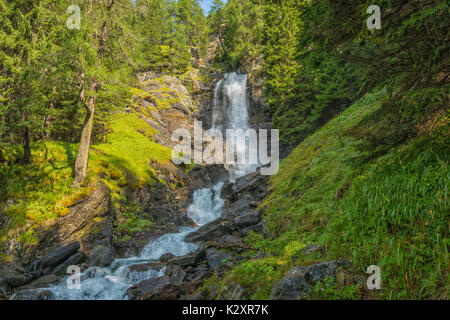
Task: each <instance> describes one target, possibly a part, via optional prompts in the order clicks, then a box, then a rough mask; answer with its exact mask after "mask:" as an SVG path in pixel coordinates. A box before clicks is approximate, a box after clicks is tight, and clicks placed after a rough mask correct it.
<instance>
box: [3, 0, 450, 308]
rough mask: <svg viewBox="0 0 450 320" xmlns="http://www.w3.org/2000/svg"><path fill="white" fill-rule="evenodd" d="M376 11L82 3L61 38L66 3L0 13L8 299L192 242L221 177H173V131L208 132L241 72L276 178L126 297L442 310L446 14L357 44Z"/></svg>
mask: <svg viewBox="0 0 450 320" xmlns="http://www.w3.org/2000/svg"><path fill="white" fill-rule="evenodd" d="M370 4H371V3H369V2H368V1H367V2H365V1H363V2H361V1H331V0H320V1H314V2H311V1H300V0H282V1H270V0H265V1H254V0H244V1H235V0H229V1H228V2H227V4H226V5H225V4H223V3H222V2H221V1H220V0H217V1H215V2H214V6H213V9H212V12H211V13H210V14H209V15H208V17H207V18H206V17H205V16H204V15H203V14H202V13H201V9H200V7H199V5H198V3H197V2H196V1H194V0H183V1H178V2H177V3H173V2H170V1H164V0H151V1H137V2H136V6H132V5H131V3H130V2H129V1H97V2H96V3H95V5H94V3H93V2H91V1H87V2H86V3H85V4H83V6H81V10H82V12H84V13H88V14H87V15H86V14H85V15H83V19H88V21H84V20H82V21H84V22H83V25H86V27H84V28H82V29H81V30H70V29H67V28H66V26H65V24H61V23H60V22H61V21H65V20H66V19H67V16H65V10H66V7H65V5H66V4H65V3H64V1H44V0H42V1H25V2H24V3H19V2H15V1H7V0H0V8H1V9H2V10H0V12H1V13H0V22H1V23H0V37H1V39H3V40H4V41H2V42H1V45H0V52H1V55H0V67H1V68H0V80H1V81H0V89H1V93H0V124H1V127H0V185H1V188H0V264H1V266H0V298H8V297H10V296H11V294H13V293H14V292H19V295H18V296H16V297H19V298H24V299H42V298H46V297H48V296H46V295H47V294H48V293H46V292H45V291H36V290H35V289H36V288H44V287H48V286H49V285H51V284H54V283H56V282H57V281H58V280H59V279H61V277H63V276H64V275H66V269H67V266H69V265H73V264H77V265H81V266H82V269H86V268H87V267H89V266H108V265H109V264H110V263H111V261H112V260H113V259H114V258H117V257H129V256H130V255H136V254H138V253H139V252H140V251H141V249H142V248H143V246H145V245H146V244H147V243H148V241H149V240H152V239H157V238H158V237H160V236H161V235H163V234H166V233H170V232H175V231H176V230H177V229H178V227H179V226H191V225H193V222H192V221H191V220H190V219H189V218H188V217H187V215H186V208H187V206H188V205H189V204H190V203H191V201H192V199H191V197H192V193H193V191H194V190H195V189H198V188H201V187H205V186H208V187H209V186H211V183H212V181H217V178H218V177H219V176H221V175H223V174H224V171H223V168H221V167H219V166H210V167H207V166H194V165H182V166H176V165H174V164H173V163H172V162H171V161H170V156H171V148H172V147H173V143H174V142H172V141H171V139H170V137H171V133H172V132H173V130H174V129H178V128H186V129H187V130H188V131H192V129H193V121H194V120H195V119H197V120H202V121H203V122H204V123H205V124H206V123H208V124H209V122H210V116H211V103H212V101H213V94H214V87H215V84H216V83H217V81H218V80H219V79H220V78H221V77H222V74H223V73H224V72H228V71H239V72H242V73H248V74H249V78H248V93H249V94H248V96H249V103H250V108H249V113H250V124H251V126H252V127H256V128H278V129H280V137H281V140H282V141H281V143H282V148H281V153H282V154H281V156H282V157H283V158H284V159H283V160H282V162H281V164H280V169H279V172H278V173H277V174H276V175H274V176H272V177H270V178H269V177H263V176H261V175H259V174H258V173H253V174H250V175H249V176H246V177H243V178H241V179H238V181H237V182H236V183H235V184H231V183H225V184H224V186H223V188H222V190H221V197H222V198H223V199H224V200H225V209H224V212H223V215H222V217H220V218H219V219H217V220H215V221H213V222H211V223H209V224H207V225H205V226H203V227H202V228H200V229H199V230H197V231H196V232H194V233H192V234H190V235H189V241H193V242H197V243H199V244H200V248H199V250H197V251H196V252H195V253H192V254H188V255H187V256H182V257H174V256H170V255H164V256H162V257H161V259H160V261H158V262H154V263H150V264H144V265H140V266H134V267H133V268H135V269H136V270H137V271H146V270H149V269H155V270H161V269H162V268H163V267H166V271H165V274H164V276H162V277H159V278H155V279H150V280H147V281H144V282H142V283H139V284H137V285H135V286H133V287H131V288H130V289H129V290H128V295H129V297H131V298H134V299H161V298H163V299H186V298H197V299H247V298H248V299H267V298H272V299H311V298H318V299H342V298H344V299H377V298H387V299H404V298H407V299H410V298H421V299H422V298H431V299H447V298H448V293H449V282H448V280H449V278H448V277H449V275H448V262H449V261H448V230H449V225H448V180H449V170H448V163H449V152H448V150H449V144H448V141H450V140H449V130H448V126H449V120H448V119H449V117H448V116H449V114H448V89H449V85H448V74H449V70H448V66H449V56H448V53H449V50H448V49H449V48H448V35H447V33H446V29H447V25H448V22H447V21H448V5H447V4H446V2H445V1H440V2H439V1H438V2H436V1H406V2H405V1H384V2H383V1H382V2H381V3H380V4H379V5H380V6H381V8H382V19H383V20H382V21H383V24H382V28H381V29H380V30H368V29H367V26H366V19H367V17H368V15H366V14H365V12H366V9H367V7H368V5H370ZM19 13H21V14H19ZM105 26H106V27H105ZM28 31H30V32H28ZM49 39H51V40H52V41H50V40H49ZM82 93H83V94H82ZM87 106H90V107H92V106H94V107H95V112H94V113H93V117H94V118H93V119H94V122H93V127H92V139H91V140H90V143H89V144H88V145H87V146H88V150H89V158H88V159H89V161H88V167H87V170H86V172H85V175H84V178H83V179H82V180H81V181H80V183H79V185H78V186H74V178H75V176H76V170H77V169H76V166H75V163H76V160H77V158H79V155H80V153H81V151H80V150H81V149H80V142H81V144H83V140H82V139H80V136H81V133H82V132H83V131H84V130H85V128H88V127H87V122H86V121H85V120H84V119H85V116H86V115H87V117H86V119H89V117H90V116H92V113H90V112H89V108H87ZM370 265H377V266H379V267H380V268H381V283H382V284H381V286H382V289H381V290H368V289H367V286H366V279H367V277H368V275H367V273H366V270H367V267H368V266H370Z"/></svg>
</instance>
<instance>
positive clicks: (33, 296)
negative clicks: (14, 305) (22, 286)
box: [11, 289, 53, 300]
mask: <svg viewBox="0 0 450 320" xmlns="http://www.w3.org/2000/svg"><path fill="white" fill-rule="evenodd" d="M52 298H53V293H52V292H51V291H50V290H47V289H30V290H23V291H18V292H16V293H15V294H14V295H13V296H12V297H11V300H50V299H52Z"/></svg>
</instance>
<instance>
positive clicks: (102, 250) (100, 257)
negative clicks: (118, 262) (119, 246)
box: [89, 246, 114, 267]
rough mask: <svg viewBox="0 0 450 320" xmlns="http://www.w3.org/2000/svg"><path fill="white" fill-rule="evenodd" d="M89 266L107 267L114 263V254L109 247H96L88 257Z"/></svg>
mask: <svg viewBox="0 0 450 320" xmlns="http://www.w3.org/2000/svg"><path fill="white" fill-rule="evenodd" d="M89 260H90V265H91V266H97V267H107V266H109V265H110V264H111V263H112V262H113V261H114V253H113V250H112V249H111V248H110V247H104V246H97V247H95V248H94V250H92V252H91V254H90V255H89Z"/></svg>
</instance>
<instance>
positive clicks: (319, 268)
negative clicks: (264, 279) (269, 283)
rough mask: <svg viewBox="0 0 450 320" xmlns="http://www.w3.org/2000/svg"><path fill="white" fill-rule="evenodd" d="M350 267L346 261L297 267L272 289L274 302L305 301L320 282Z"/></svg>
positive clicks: (271, 297) (271, 295) (271, 294)
mask: <svg viewBox="0 0 450 320" xmlns="http://www.w3.org/2000/svg"><path fill="white" fill-rule="evenodd" d="M345 266H348V262H344V261H334V260H333V261H325V262H320V263H317V264H313V265H310V266H297V267H294V268H292V269H291V270H289V271H288V273H287V275H286V276H284V277H283V278H282V279H281V280H279V281H277V282H276V283H275V285H274V286H273V287H272V291H271V293H270V299H272V300H303V299H306V298H307V297H308V294H309V293H310V291H311V288H312V287H313V286H314V285H315V283H316V282H318V281H323V280H325V279H326V278H334V277H335V273H336V270H337V269H338V268H339V267H345Z"/></svg>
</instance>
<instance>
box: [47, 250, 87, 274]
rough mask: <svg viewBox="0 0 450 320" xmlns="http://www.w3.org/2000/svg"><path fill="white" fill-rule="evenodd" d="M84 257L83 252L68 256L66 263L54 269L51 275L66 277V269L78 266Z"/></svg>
mask: <svg viewBox="0 0 450 320" xmlns="http://www.w3.org/2000/svg"><path fill="white" fill-rule="evenodd" d="M85 259H86V256H85V255H84V252H83V251H78V252H77V253H75V254H74V255H72V256H70V257H69V258H68V259H67V260H66V261H64V262H63V263H61V264H60V265H58V266H57V267H55V268H54V269H53V270H52V271H51V273H53V274H56V275H59V276H63V275H67V268H68V267H69V266H73V265H78V264H81V263H83V262H84V260H85Z"/></svg>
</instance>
